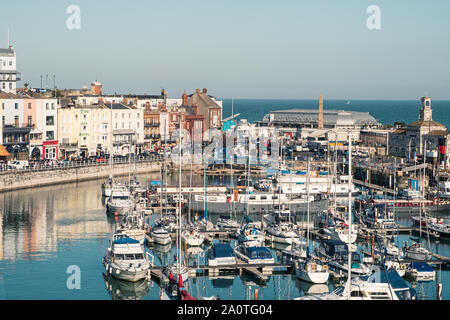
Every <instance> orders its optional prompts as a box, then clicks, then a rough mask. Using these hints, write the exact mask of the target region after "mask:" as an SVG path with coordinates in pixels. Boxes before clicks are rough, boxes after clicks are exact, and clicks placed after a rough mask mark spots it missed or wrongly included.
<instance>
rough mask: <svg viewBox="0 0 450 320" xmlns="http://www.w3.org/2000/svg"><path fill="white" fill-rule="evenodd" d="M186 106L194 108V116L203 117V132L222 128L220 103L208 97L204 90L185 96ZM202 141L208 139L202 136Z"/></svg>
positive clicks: (197, 90) (206, 91)
mask: <svg viewBox="0 0 450 320" xmlns="http://www.w3.org/2000/svg"><path fill="white" fill-rule="evenodd" d="M186 104H187V106H189V107H192V108H194V113H195V114H196V115H202V116H203V119H204V120H203V130H204V132H207V131H208V129H212V128H216V129H220V128H221V127H222V102H218V101H217V99H216V98H215V97H213V96H210V95H208V90H207V89H206V88H204V89H203V90H202V91H201V92H200V89H196V90H195V92H194V93H193V94H191V95H188V96H187V102H186ZM203 139H209V137H208V135H206V134H204V135H203Z"/></svg>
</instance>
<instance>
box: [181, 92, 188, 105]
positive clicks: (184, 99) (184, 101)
mask: <svg viewBox="0 0 450 320" xmlns="http://www.w3.org/2000/svg"><path fill="white" fill-rule="evenodd" d="M181 98H182V99H183V102H182V103H181V105H182V106H187V94H186V92H185V93H183V95H182V96H181Z"/></svg>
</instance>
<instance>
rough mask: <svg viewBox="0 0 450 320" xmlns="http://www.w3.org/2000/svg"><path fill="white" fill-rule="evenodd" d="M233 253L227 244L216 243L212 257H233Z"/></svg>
mask: <svg viewBox="0 0 450 320" xmlns="http://www.w3.org/2000/svg"><path fill="white" fill-rule="evenodd" d="M233 256H234V252H233V249H232V248H231V246H230V245H229V244H228V243H216V244H214V257H216V258H223V257H233Z"/></svg>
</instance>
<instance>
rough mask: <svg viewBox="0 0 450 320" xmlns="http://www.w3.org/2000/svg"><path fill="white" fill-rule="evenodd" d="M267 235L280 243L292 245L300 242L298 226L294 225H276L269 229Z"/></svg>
mask: <svg viewBox="0 0 450 320" xmlns="http://www.w3.org/2000/svg"><path fill="white" fill-rule="evenodd" d="M266 235H267V236H268V237H269V238H270V239H271V240H272V241H273V242H278V243H287V244H292V243H293V242H298V241H300V236H299V234H298V233H297V227H296V225H294V224H292V223H283V222H282V223H280V224H274V225H271V226H269V227H268V228H267V230H266Z"/></svg>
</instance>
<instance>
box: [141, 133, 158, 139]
mask: <svg viewBox="0 0 450 320" xmlns="http://www.w3.org/2000/svg"><path fill="white" fill-rule="evenodd" d="M160 138H161V135H160V134H146V135H145V136H144V139H145V140H151V139H160Z"/></svg>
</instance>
